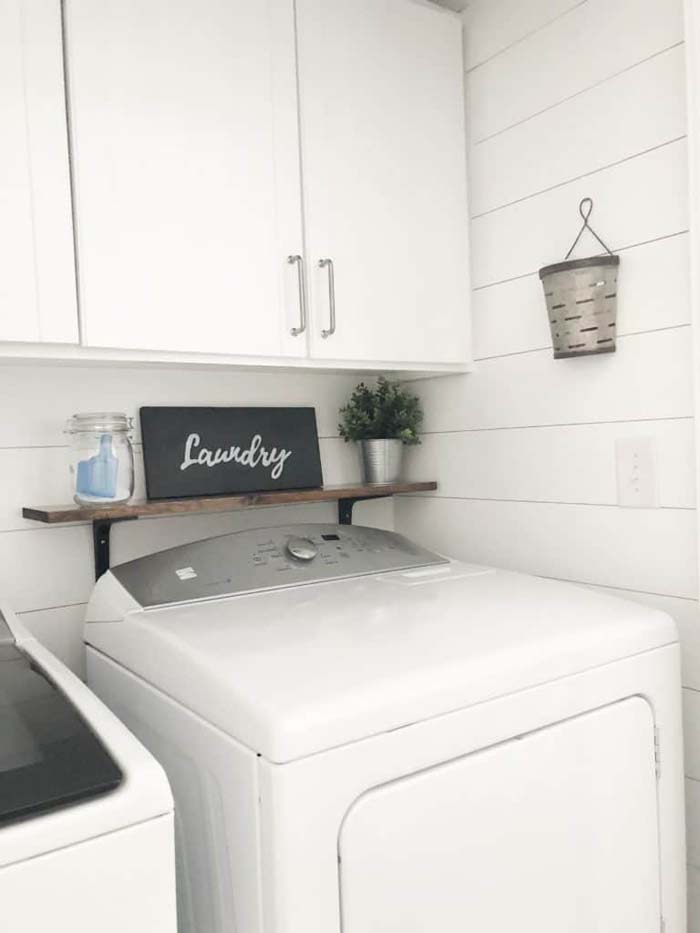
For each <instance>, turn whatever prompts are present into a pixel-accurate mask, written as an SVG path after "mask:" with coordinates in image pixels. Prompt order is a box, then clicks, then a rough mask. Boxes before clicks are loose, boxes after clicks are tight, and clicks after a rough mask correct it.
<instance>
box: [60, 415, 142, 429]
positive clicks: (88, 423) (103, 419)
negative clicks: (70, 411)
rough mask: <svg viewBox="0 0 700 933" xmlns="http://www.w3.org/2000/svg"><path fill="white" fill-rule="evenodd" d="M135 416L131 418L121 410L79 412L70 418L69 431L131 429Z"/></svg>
mask: <svg viewBox="0 0 700 933" xmlns="http://www.w3.org/2000/svg"><path fill="white" fill-rule="evenodd" d="M132 426H133V418H129V417H128V416H127V415H125V414H124V413H123V412H121V411H87V412H78V413H77V414H75V415H73V416H72V417H71V418H70V419H69V420H68V431H69V432H71V433H74V432H75V433H78V432H80V431H95V432H97V433H102V432H114V431H130V430H131V428H132Z"/></svg>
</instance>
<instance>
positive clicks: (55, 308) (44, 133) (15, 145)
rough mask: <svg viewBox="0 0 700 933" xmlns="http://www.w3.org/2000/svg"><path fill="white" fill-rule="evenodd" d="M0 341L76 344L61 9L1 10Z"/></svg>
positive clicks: (5, 3)
mask: <svg viewBox="0 0 700 933" xmlns="http://www.w3.org/2000/svg"><path fill="white" fill-rule="evenodd" d="M0 123H1V125H2V145H0V340H21V341H31V342H34V341H47V342H51V343H61V342H67V343H71V342H73V343H77V341H78V310H77V305H76V295H75V264H74V259H73V231H72V221H71V201H70V177H69V169H68V137H67V130H66V111H65V97H64V90H63V58H62V54H61V4H60V0H0Z"/></svg>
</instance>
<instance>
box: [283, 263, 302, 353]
mask: <svg viewBox="0 0 700 933" xmlns="http://www.w3.org/2000/svg"><path fill="white" fill-rule="evenodd" d="M287 262H288V263H289V264H290V266H293V265H294V264H295V263H296V267H297V274H298V276H299V326H298V327H292V329H291V331H290V333H291V335H292V337H298V336H299V335H300V334H303V333H304V331H305V330H306V289H305V288H304V257H303V256H287Z"/></svg>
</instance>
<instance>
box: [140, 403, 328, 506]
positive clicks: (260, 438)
mask: <svg viewBox="0 0 700 933" xmlns="http://www.w3.org/2000/svg"><path fill="white" fill-rule="evenodd" d="M141 435H142V438H143V457H144V462H145V466H146V494H147V496H148V498H149V499H175V498H182V497H185V496H220V495H225V494H227V493H229V494H231V493H239V492H262V491H268V490H271V489H305V488H313V487H316V486H322V485H323V475H322V473H321V457H320V454H319V450H318V431H317V430H316V412H315V411H314V409H313V408H170V407H162V408H151V407H144V408H142V409H141Z"/></svg>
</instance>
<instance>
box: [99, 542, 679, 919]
mask: <svg viewBox="0 0 700 933" xmlns="http://www.w3.org/2000/svg"><path fill="white" fill-rule="evenodd" d="M336 552H337V553H336ZM341 552H343V553H344V554H345V555H346V556H345V557H343V556H342V554H341ZM295 554H296V555H297V556H295ZM373 568H374V570H373ZM227 591H228V593H229V595H227ZM210 594H213V595H214V596H215V598H211V596H210ZM145 606H150V607H151V608H144V607H145ZM87 619H88V623H87V625H86V641H87V643H88V645H87V660H88V680H89V683H90V684H91V686H92V687H93V689H95V691H96V692H97V693H98V695H99V696H100V697H101V698H102V699H103V700H104V701H105V702H106V703H107V704H108V705H109V706H110V707H111V708H112V709H113V710H115V712H116V713H117V714H118V715H119V717H120V718H121V719H123V721H124V722H125V723H127V725H128V726H129V727H130V728H131V729H132V731H133V732H134V733H135V734H136V735H137V736H139V738H140V739H141V740H142V741H143V742H144V743H145V744H146V745H147V746H148V747H149V748H150V749H151V751H152V752H153V754H154V755H155V756H156V757H157V758H158V759H159V760H160V761H161V763H162V764H163V766H164V767H165V769H166V771H167V773H168V777H169V779H170V782H171V786H172V788H173V793H174V796H175V800H176V807H177V813H178V830H179V842H178V871H179V880H180V884H179V886H178V910H179V916H180V933H234V931H235V933H341V931H342V933H394V931H396V933H399V931H401V933H425V931H426V930H429V929H430V930H432V929H435V930H440V931H441V933H462V931H463V930H465V929H472V928H474V929H477V928H478V929H479V930H480V931H482V933H512V930H513V929H515V928H517V929H518V930H519V931H521V933H561V931H562V930H567V931H571V933H589V931H591V930H595V931H596V933H631V931H632V930H634V931H635V933H655V931H657V930H659V929H660V928H662V926H663V927H665V930H666V933H684V931H685V889H684V883H685V882H684V871H685V852H684V843H683V833H684V828H683V827H684V813H683V769H682V736H681V727H680V722H681V717H680V664H679V651H678V644H677V635H676V631H675V627H674V625H673V622H672V621H671V620H670V619H669V618H668V617H667V616H666V615H665V614H664V613H660V612H656V611H652V610H650V609H648V608H646V607H642V606H638V605H635V604H632V603H627V602H625V601H622V600H617V599H613V598H610V597H607V596H604V595H601V594H599V593H596V592H593V591H591V590H587V589H579V588H577V587H574V586H570V585H566V584H560V583H555V582H552V581H548V580H542V579H534V578H530V577H527V576H524V575H520V574H515V573H509V572H504V571H499V570H493V569H491V568H485V567H474V566H469V565H467V564H463V563H459V562H456V561H448V560H445V559H444V558H441V557H439V556H438V555H434V554H431V553H430V552H427V551H425V550H423V549H422V548H420V547H419V546H418V545H415V544H412V543H411V542H408V541H406V539H404V538H401V536H399V535H395V534H393V533H391V532H380V531H376V530H372V529H362V528H357V527H354V526H353V527H349V528H348V527H345V526H335V525H310V526H285V527H284V528H280V529H264V530H262V531H251V530H249V531H245V532H240V533H238V534H236V535H226V536H223V537H221V538H216V539H210V540H209V541H206V542H198V543H197V544H195V545H185V546H183V547H180V548H174V549H171V550H169V551H164V552H161V553H160V554H158V555H153V556H152V557H147V558H143V559H141V560H139V561H134V562H131V563H130V564H125V565H122V566H121V567H116V568H113V569H112V571H110V572H109V573H107V574H106V575H105V576H103V577H102V579H101V580H100V581H99V582H98V584H97V585H96V587H95V591H94V594H93V597H92V599H91V601H90V605H89V607H88V612H87Z"/></svg>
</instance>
